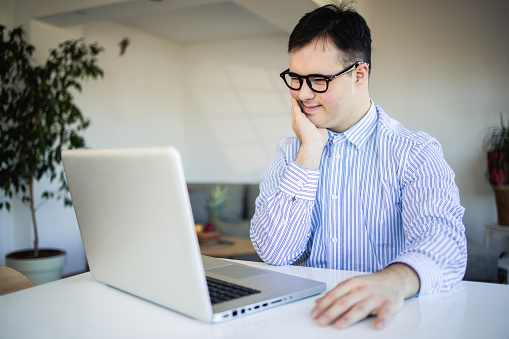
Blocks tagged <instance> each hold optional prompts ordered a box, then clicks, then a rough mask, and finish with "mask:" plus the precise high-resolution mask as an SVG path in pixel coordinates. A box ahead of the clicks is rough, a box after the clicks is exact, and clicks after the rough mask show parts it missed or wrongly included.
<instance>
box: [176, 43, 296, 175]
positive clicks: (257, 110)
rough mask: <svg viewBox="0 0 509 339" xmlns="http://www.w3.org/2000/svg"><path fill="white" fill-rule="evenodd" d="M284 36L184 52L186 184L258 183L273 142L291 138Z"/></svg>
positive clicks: (210, 46)
mask: <svg viewBox="0 0 509 339" xmlns="http://www.w3.org/2000/svg"><path fill="white" fill-rule="evenodd" d="M286 41H287V37H286V36H278V37H273V38H260V39H247V40H244V41H227V42H221V43H210V44H200V45H195V46H190V47H187V48H186V49H185V60H186V62H185V67H184V68H185V69H187V70H188V72H186V74H185V80H184V84H185V87H186V89H187V91H185V97H184V98H185V102H186V123H185V126H186V147H185V154H184V159H185V167H186V171H187V172H186V173H187V179H188V180H189V181H194V182H198V181H208V182H251V183H256V182H259V176H260V173H261V171H262V170H263V168H264V167H265V165H266V164H267V162H268V160H269V158H270V157H271V156H272V154H273V153H274V150H275V145H276V143H277V141H278V140H280V139H281V138H282V137H284V136H290V135H293V132H292V130H291V115H290V111H289V110H288V104H289V102H290V95H289V93H288V90H287V89H286V86H285V85H284V84H283V82H282V81H281V79H280V78H279V73H280V72H281V71H283V70H284V69H286V68H287V67H288V60H289V58H288V55H287V53H286V48H285V46H286Z"/></svg>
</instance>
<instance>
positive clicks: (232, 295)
mask: <svg viewBox="0 0 509 339" xmlns="http://www.w3.org/2000/svg"><path fill="white" fill-rule="evenodd" d="M207 285H208V287H209V294H210V301H211V302H212V304H218V303H221V302H224V301H228V300H232V299H237V298H241V297H245V296H248V295H251V294H256V293H260V292H261V291H259V290H255V289H252V288H249V287H245V286H241V285H237V284H233V283H229V282H226V281H222V280H218V279H214V278H211V277H207Z"/></svg>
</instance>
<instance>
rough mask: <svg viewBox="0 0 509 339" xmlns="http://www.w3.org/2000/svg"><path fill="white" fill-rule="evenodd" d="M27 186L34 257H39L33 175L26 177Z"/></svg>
mask: <svg viewBox="0 0 509 339" xmlns="http://www.w3.org/2000/svg"><path fill="white" fill-rule="evenodd" d="M28 186H29V190H30V212H31V214H32V225H33V227H34V256H35V257H38V256H39V236H38V234H37V220H36V219H35V206H34V175H33V174H30V175H29V177H28Z"/></svg>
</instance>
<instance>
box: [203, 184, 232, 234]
mask: <svg viewBox="0 0 509 339" xmlns="http://www.w3.org/2000/svg"><path fill="white" fill-rule="evenodd" d="M227 199H228V187H226V186H223V185H216V186H214V187H213V188H212V189H211V191H210V194H209V198H208V199H207V202H206V204H205V210H206V211H207V222H206V223H205V226H204V227H203V228H202V226H201V225H199V226H198V227H197V228H196V231H197V232H198V242H199V243H200V244H216V243H218V242H219V238H220V237H221V235H222V234H223V232H222V229H221V212H222V211H223V208H224V206H225V204H226V201H227Z"/></svg>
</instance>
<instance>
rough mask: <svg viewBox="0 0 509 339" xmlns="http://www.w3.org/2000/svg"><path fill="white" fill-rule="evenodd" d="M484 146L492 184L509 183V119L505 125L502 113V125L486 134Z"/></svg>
mask: <svg viewBox="0 0 509 339" xmlns="http://www.w3.org/2000/svg"><path fill="white" fill-rule="evenodd" d="M484 147H485V149H486V151H487V157H488V178H489V181H490V183H491V184H492V185H494V186H499V185H509V120H508V124H507V125H504V119H503V116H502V113H500V126H495V127H493V128H492V129H491V131H490V132H489V133H488V134H487V135H486V138H485V140H484Z"/></svg>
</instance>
